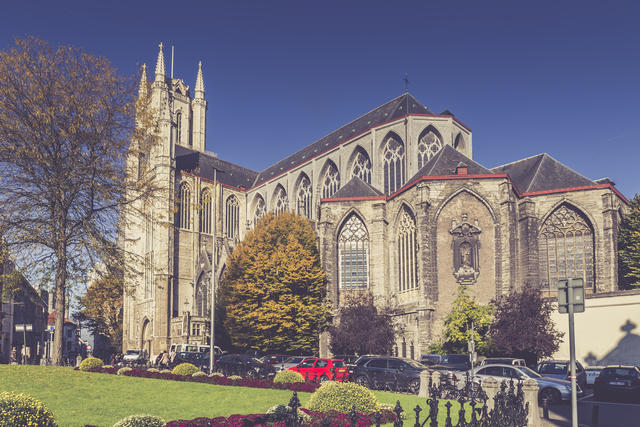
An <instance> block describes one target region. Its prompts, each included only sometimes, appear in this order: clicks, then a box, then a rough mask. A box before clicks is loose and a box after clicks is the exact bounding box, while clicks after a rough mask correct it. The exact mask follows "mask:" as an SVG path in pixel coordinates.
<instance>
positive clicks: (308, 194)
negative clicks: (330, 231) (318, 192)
mask: <svg viewBox="0 0 640 427" xmlns="http://www.w3.org/2000/svg"><path fill="white" fill-rule="evenodd" d="M312 194H313V192H312V191H311V181H310V180H309V178H308V177H306V176H304V177H302V179H301V180H300V185H299V187H298V201H297V205H298V215H302V216H304V217H306V218H309V219H311V217H312V215H313V205H312V203H311V202H312V201H313V198H312Z"/></svg>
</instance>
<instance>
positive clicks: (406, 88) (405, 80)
mask: <svg viewBox="0 0 640 427" xmlns="http://www.w3.org/2000/svg"><path fill="white" fill-rule="evenodd" d="M402 81H403V82H404V91H405V92H406V93H409V76H408V75H407V73H404V78H403V79H402Z"/></svg>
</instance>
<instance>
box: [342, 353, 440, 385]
mask: <svg viewBox="0 0 640 427" xmlns="http://www.w3.org/2000/svg"><path fill="white" fill-rule="evenodd" d="M426 369H427V368H426V367H425V366H424V365H422V364H421V363H418V362H416V361H415V360H412V359H404V358H401V357H371V358H370V359H369V360H367V361H366V362H364V363H362V364H360V365H356V366H355V368H354V371H353V376H352V381H354V382H356V383H357V384H360V385H362V386H365V387H369V388H381V389H390V390H395V391H399V390H408V391H409V392H411V393H417V392H418V390H419V389H420V373H421V372H422V371H424V370H426Z"/></svg>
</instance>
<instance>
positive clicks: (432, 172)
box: [407, 145, 493, 182]
mask: <svg viewBox="0 0 640 427" xmlns="http://www.w3.org/2000/svg"><path fill="white" fill-rule="evenodd" d="M460 163H464V165H465V166H466V167H467V173H468V174H469V175H492V174H493V172H491V171H490V170H489V169H487V168H485V167H484V166H482V165H480V164H479V163H476V162H474V161H473V160H471V159H470V158H468V157H467V156H465V155H464V154H462V153H461V152H459V151H458V150H456V149H455V148H453V147H452V146H450V145H445V146H444V147H443V148H442V149H441V150H440V151H438V152H437V153H436V155H435V156H433V157H432V158H431V159H430V160H429V161H428V162H427V164H426V165H424V166H423V167H422V168H421V169H420V170H419V171H418V173H416V174H415V175H414V176H413V177H411V179H409V180H408V181H407V182H412V181H414V180H415V179H418V178H420V177H423V176H442V175H455V173H456V168H457V167H458V165H459V164H460Z"/></svg>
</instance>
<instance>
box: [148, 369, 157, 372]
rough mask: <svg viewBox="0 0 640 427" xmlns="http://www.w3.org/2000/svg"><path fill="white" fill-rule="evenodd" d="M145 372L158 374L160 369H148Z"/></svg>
mask: <svg viewBox="0 0 640 427" xmlns="http://www.w3.org/2000/svg"><path fill="white" fill-rule="evenodd" d="M147 372H160V369H158V368H149V369H147Z"/></svg>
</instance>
